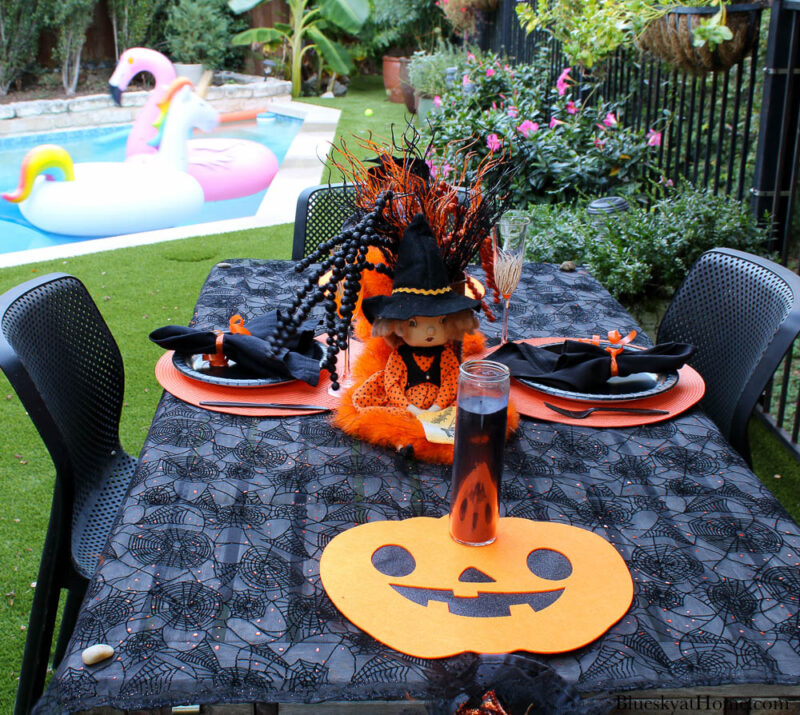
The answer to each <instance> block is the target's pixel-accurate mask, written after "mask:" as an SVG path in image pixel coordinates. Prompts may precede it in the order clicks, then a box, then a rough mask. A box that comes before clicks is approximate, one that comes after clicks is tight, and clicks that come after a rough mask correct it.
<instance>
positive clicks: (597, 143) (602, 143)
mask: <svg viewBox="0 0 800 715" xmlns="http://www.w3.org/2000/svg"><path fill="white" fill-rule="evenodd" d="M594 145H595V146H596V147H597V148H598V149H602V148H603V147H604V146H605V145H606V140H605V139H598V138H597V137H595V138H594Z"/></svg>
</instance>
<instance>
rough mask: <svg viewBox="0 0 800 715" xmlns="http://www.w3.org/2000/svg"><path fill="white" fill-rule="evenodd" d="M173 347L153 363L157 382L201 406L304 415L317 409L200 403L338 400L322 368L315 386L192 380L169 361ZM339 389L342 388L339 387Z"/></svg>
mask: <svg viewBox="0 0 800 715" xmlns="http://www.w3.org/2000/svg"><path fill="white" fill-rule="evenodd" d="M172 355H173V351H172V350H170V351H169V352H166V353H164V354H163V355H162V356H161V358H160V359H159V361H158V362H157V363H156V379H157V380H158V382H159V383H160V384H161V386H162V387H163V388H164V389H165V390H166V391H167V392H169V393H171V394H173V395H175V397H177V398H178V399H181V400H183V401H184V402H188V403H189V404H190V405H196V406H197V407H201V408H202V409H204V410H212V411H213V412H227V413H229V414H232V415H246V416H248V417H277V416H290V415H308V414H313V413H314V412H319V411H320V410H280V409H269V408H264V407H257V408H251V407H209V406H207V405H201V404H200V402H201V401H205V400H222V401H227V402H281V403H288V404H295V405H297V404H302V405H307V404H311V405H320V406H321V407H326V408H328V409H334V408H335V407H336V406H337V405H338V404H339V396H338V395H330V394H328V388H329V387H330V385H331V381H330V379H329V378H328V373H327V371H323V372H322V374H321V375H320V377H319V383H318V384H317V385H316V387H312V386H311V385H308V384H306V383H305V382H302V381H301V380H292V381H291V382H285V383H279V384H277V385H270V386H268V387H225V386H223V385H212V384H210V383H206V382H200V381H199V380H192V379H191V378H189V377H186V376H185V375H182V374H181V373H180V372H178V369H177V368H176V367H175V366H174V365H173V364H172ZM340 392H344V391H343V390H340Z"/></svg>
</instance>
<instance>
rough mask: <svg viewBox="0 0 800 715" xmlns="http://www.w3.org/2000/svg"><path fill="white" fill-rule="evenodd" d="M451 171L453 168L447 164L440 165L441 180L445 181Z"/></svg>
mask: <svg viewBox="0 0 800 715" xmlns="http://www.w3.org/2000/svg"><path fill="white" fill-rule="evenodd" d="M452 170H453V167H452V166H450V164H448V163H447V162H445V163H444V164H442V178H443V179H446V178H447V177H448V176H449V174H450V172H451V171H452Z"/></svg>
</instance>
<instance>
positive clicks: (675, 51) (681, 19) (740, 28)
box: [637, 2, 763, 75]
mask: <svg viewBox="0 0 800 715" xmlns="http://www.w3.org/2000/svg"><path fill="white" fill-rule="evenodd" d="M762 8H763V4H762V3H760V2H757V3H747V4H740V5H728V6H726V12H727V20H726V23H725V24H726V25H727V26H728V27H729V28H730V30H731V32H732V33H733V38H732V39H730V40H728V41H726V42H723V43H722V44H721V45H718V46H717V47H716V48H715V49H714V50H713V51H711V50H709V49H708V46H707V45H704V46H703V47H694V46H693V45H692V31H693V30H694V28H696V27H698V26H699V25H700V23H701V22H702V21H703V20H708V19H709V18H711V17H712V16H713V15H715V14H716V12H717V9H718V8H717V7H677V8H674V9H672V10H670V11H669V12H668V13H667V14H666V15H664V16H663V17H660V18H658V19H657V20H654V21H653V22H651V23H650V24H649V25H648V26H647V29H646V30H645V31H644V32H643V33H642V34H641V35H640V36H639V38H638V40H637V44H638V46H639V47H640V48H641V49H642V50H644V51H645V52H649V53H651V54H653V55H655V56H656V57H658V58H659V59H661V60H663V61H664V62H667V63H668V64H670V65H672V66H673V67H676V68H678V69H680V70H683V71H684V72H686V73H687V74H693V75H703V74H707V73H708V72H724V71H725V70H727V69H729V68H730V67H732V66H733V65H735V64H736V63H737V62H739V61H740V60H741V59H742V58H744V57H746V56H747V55H749V54H750V53H751V52H752V51H753V47H755V44H756V42H757V41H758V19H759V16H760V14H761V10H762Z"/></svg>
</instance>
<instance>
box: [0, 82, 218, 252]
mask: <svg viewBox="0 0 800 715" xmlns="http://www.w3.org/2000/svg"><path fill="white" fill-rule="evenodd" d="M163 110H164V117H163V118H162V121H161V122H160V125H161V126H160V135H159V137H160V141H159V147H158V150H157V151H156V153H154V154H151V155H149V156H148V157H147V160H146V161H141V162H135V163H134V162H127V161H126V162H81V163H77V164H74V163H73V161H72V157H71V156H70V155H69V153H68V152H67V150H66V149H64V148H63V147H60V146H57V145H55V144H43V145H40V146H37V147H34V148H33V149H31V150H30V151H29V152H28V154H27V155H26V156H25V158H24V159H23V160H22V166H21V168H20V180H19V186H18V187H17V189H16V190H15V191H13V192H8V193H5V194H3V198H4V199H6V200H7V201H11V202H13V203H18V204H19V208H20V211H21V212H22V215H23V216H24V217H25V218H26V219H27V220H28V221H30V223H32V224H33V225H34V226H36V227H38V228H40V229H42V230H44V231H50V232H52V233H62V234H66V235H70V236H113V235H117V234H123V233H136V232H139V231H152V230H154V229H157V228H167V227H169V226H176V225H179V224H182V223H185V222H187V221H188V220H190V219H191V218H192V217H193V216H194V215H196V214H197V213H198V212H199V211H200V209H201V208H202V206H203V201H204V199H203V189H202V187H201V186H200V183H199V182H198V181H197V179H195V178H194V177H192V176H190V175H189V174H188V173H187V172H186V166H187V152H186V143H187V139H186V137H187V136H188V134H189V132H190V131H191V129H192V128H193V127H197V128H199V129H201V130H203V131H211V130H212V129H214V127H216V126H217V123H218V121H219V117H218V115H217V113H216V112H215V111H214V109H213V108H212V107H211V106H210V105H209V104H208V103H207V102H205V101H204V100H203V99H201V98H200V97H198V96H197V95H196V94H194V93H193V92H192V91H191V83H190V82H189V80H187V79H185V78H182V79H179V80H176V81H175V82H174V83H173V85H172V86H171V87H170V88H169V90H168V92H167V95H166V97H165V102H164V103H163ZM56 178H58V179H59V180H56Z"/></svg>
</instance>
